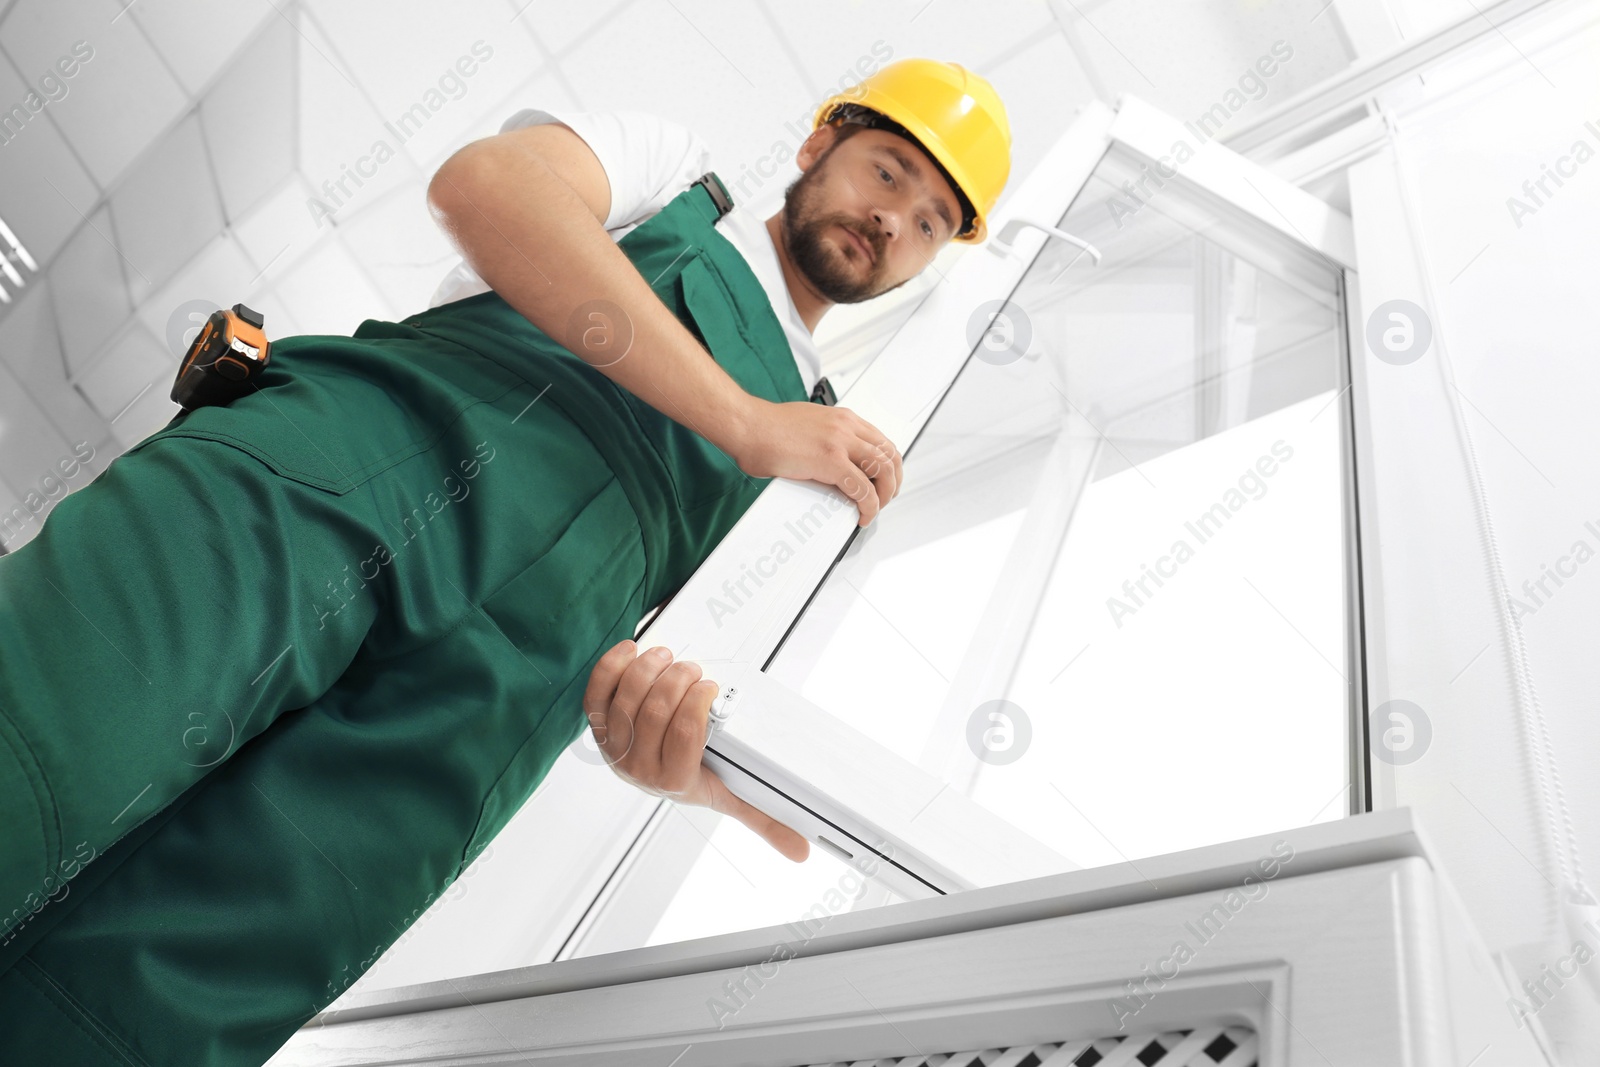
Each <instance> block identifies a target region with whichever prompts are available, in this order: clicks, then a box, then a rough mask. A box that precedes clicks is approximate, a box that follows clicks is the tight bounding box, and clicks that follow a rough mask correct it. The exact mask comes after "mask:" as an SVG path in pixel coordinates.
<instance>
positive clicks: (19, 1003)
mask: <svg viewBox="0 0 1600 1067" xmlns="http://www.w3.org/2000/svg"><path fill="white" fill-rule="evenodd" d="M717 184H718V185H719V186H720V185H721V182H720V181H718V182H717ZM724 192H725V190H724ZM719 217H720V216H719V211H718V208H717V206H716V205H715V203H714V201H713V198H712V194H711V193H710V191H709V190H708V188H707V187H705V186H704V185H695V186H691V187H690V188H689V189H688V190H686V191H685V192H683V193H682V194H680V195H679V196H678V197H677V198H676V199H674V200H673V201H672V202H671V203H670V204H669V205H668V206H667V207H666V208H665V210H663V211H661V212H660V213H659V214H657V215H655V216H654V217H652V218H650V219H649V220H647V221H646V222H645V223H643V224H642V225H640V226H638V227H637V228H636V229H634V230H633V231H631V232H630V233H628V234H627V235H626V236H625V237H624V238H623V239H622V240H621V241H620V242H619V246H620V247H621V249H622V250H623V252H625V253H626V254H627V256H628V257H629V259H630V260H631V261H632V262H633V264H634V265H635V266H636V267H637V268H638V270H639V272H640V273H641V274H642V275H643V276H644V278H645V279H646V280H647V281H649V282H650V284H651V287H652V288H653V289H654V290H655V293H656V295H657V296H658V297H659V298H660V299H661V300H662V301H663V302H664V303H665V304H666V306H667V307H668V308H670V309H671V310H672V312H673V313H674V314H675V315H677V316H678V318H679V319H680V321H682V322H683V323H684V325H685V326H687V327H688V328H689V329H690V331H691V332H693V333H694V334H695V335H696V336H697V337H699V338H700V339H701V340H702V341H703V343H704V344H705V345H706V347H707V348H708V349H709V350H710V351H711V353H712V354H713V356H714V357H715V359H716V361H717V362H718V363H719V364H720V365H721V366H722V368H723V369H724V370H726V371H727V372H728V373H729V374H730V375H731V376H732V377H733V378H734V379H735V380H737V381H738V383H739V384H740V385H741V386H742V387H743V388H744V389H745V390H746V391H747V392H749V393H752V394H754V395H756V396H759V397H763V398H765V399H767V400H770V401H804V400H806V399H807V395H806V390H805V386H804V384H803V382H802V381H801V378H800V374H799V371H798V370H797V369H796V367H795V364H794V360H793V357H792V355H791V353H790V349H789V344H788V341H787V340H786V338H785V336H784V332H783V328H782V327H781V326H780V325H779V322H778V319H777V317H776V315H775V313H774V311H773V308H772V305H771V303H770V302H769V300H768V297H767V294H766V292H765V290H764V289H763V288H762V286H761V284H760V282H759V281H758V280H757V278H756V276H755V275H754V274H753V273H752V271H751V269H750V267H749V265H748V264H747V263H746V262H745V260H744V258H743V256H742V255H741V254H740V253H739V252H738V250H737V249H736V248H735V247H734V246H733V245H732V244H731V243H729V241H728V239H727V238H726V237H725V236H723V234H721V233H720V232H719V231H717V230H716V228H715V226H714V223H715V221H716V220H717V219H718V218H719ZM530 255H532V257H533V258H534V259H535V260H538V256H537V255H536V254H534V253H531V252H530ZM543 266H544V268H545V269H547V270H548V269H552V265H551V264H550V263H549V262H548V261H545V262H544V263H543ZM626 358H629V359H649V358H650V353H649V352H646V351H634V352H632V353H631V354H630V355H628V356H627V357H626ZM766 482H767V479H754V478H750V477H748V476H746V475H745V474H744V473H743V472H741V471H740V470H739V469H738V467H737V465H736V464H735V463H734V462H733V460H732V459H731V458H729V457H728V456H726V455H725V454H723V453H722V452H721V451H719V450H718V449H717V448H716V447H714V446H713V445H711V444H710V443H709V442H708V441H706V440H705V439H704V438H702V437H701V436H699V435H698V434H696V433H694V432H693V431H690V430H687V429H685V428H684V427H682V426H680V425H679V424H678V423H676V422H674V421H673V420H671V419H669V418H667V417H666V416H664V415H662V414H660V413H659V412H657V411H656V410H655V409H654V408H652V407H651V406H649V405H648V404H646V403H644V402H643V401H641V400H639V399H637V398H635V397H634V396H632V395H631V394H629V393H628V392H626V391H625V390H623V389H621V388H619V387H618V386H616V385H615V384H613V383H612V382H611V381H610V380H609V379H608V378H606V377H605V376H604V375H603V374H601V373H600V372H599V371H597V370H596V369H594V368H593V367H592V366H590V365H588V364H587V363H585V362H584V361H583V360H581V359H579V358H578V357H577V356H575V355H573V354H572V353H571V352H569V351H567V350H566V349H564V348H562V347H560V346H559V345H557V344H556V343H555V342H554V341H552V340H551V339H550V338H549V337H547V336H546V335H545V334H544V333H543V332H542V331H540V330H538V329H536V328H535V327H534V326H533V325H532V324H531V323H529V322H528V320H527V319H526V318H524V317H523V316H522V315H520V314H518V313H517V312H516V311H514V310H513V309H512V308H511V307H510V306H509V305H508V304H506V302H505V301H504V300H502V299H501V298H500V296H499V295H498V294H496V293H494V292H487V293H483V294H480V295H478V296H473V297H469V298H467V299H464V300H460V301H456V302H454V303H451V304H446V305H444V306H442V307H437V308H432V309H430V310H428V311H425V312H423V313H421V314H419V315H415V316H413V317H411V318H409V319H407V320H406V321H405V322H403V323H393V322H382V321H377V320H371V319H369V320H367V321H365V322H363V323H362V324H361V326H360V328H359V329H357V330H356V332H355V334H354V335H353V336H352V337H338V336H300V337H287V338H283V339H282V340H279V341H276V342H274V345H273V359H272V361H271V363H270V364H269V366H268V367H267V369H266V371H265V378H264V380H263V387H262V388H261V390H260V391H259V392H256V393H252V394H250V395H248V396H246V397H243V398H242V399H240V400H237V401H235V402H234V403H232V404H230V405H229V406H227V407H204V408H199V409H197V410H194V411H192V412H188V413H186V414H183V415H180V416H179V417H177V418H175V419H174V420H173V421H172V422H171V423H169V424H168V425H167V426H166V427H164V428H163V429H161V430H159V431H158V432H156V433H154V434H152V435H151V436H150V437H147V438H145V439H144V440H143V441H141V442H139V443H138V444H136V445H135V446H134V447H133V448H131V449H129V450H128V451H127V452H126V453H125V454H123V455H122V456H120V457H118V458H117V459H116V460H115V461H114V462H112V463H111V464H110V466H109V467H108V468H107V469H106V470H105V471H104V472H103V473H102V474H101V475H100V476H99V477H98V478H96V479H95V480H94V481H92V482H90V483H89V484H88V485H86V486H84V487H83V488H82V489H80V490H78V491H77V492H75V493H72V494H70V495H69V496H67V497H66V498H64V499H63V500H62V501H61V502H60V503H59V504H58V505H57V506H56V508H55V510H54V511H53V512H52V513H51V515H50V516H49V518H48V520H47V521H46V522H45V524H44V526H43V528H42V529H41V530H40V531H39V533H38V535H37V536H36V537H35V538H34V540H33V541H31V542H30V543H28V544H26V545H24V546H23V547H22V548H21V549H19V550H18V551H16V552H15V553H13V554H12V555H9V556H4V557H0V819H3V837H0V842H3V843H0V857H3V862H0V1064H7V1065H11V1064H16V1065H26V1067H32V1065H34V1064H41V1065H42V1064H50V1065H53V1067H74V1065H79V1064H85V1065H87V1064H93V1065H97V1067H99V1065H109V1064H118V1065H128V1064H136V1065H148V1067H165V1065H169V1064H170V1065H185V1067H197V1065H202V1064H205V1065H230V1067H231V1065H241V1064H251V1065H255V1064H260V1063H262V1062H264V1061H265V1060H267V1059H268V1058H269V1057H270V1056H271V1055H272V1053H273V1052H275V1051H276V1050H277V1049H278V1048H279V1047H280V1046H281V1045H282V1044H283V1043H284V1042H285V1041H287V1040H288V1038H289V1037H290V1035H292V1034H293V1033H294V1031H295V1030H296V1029H297V1028H299V1027H300V1026H301V1024H303V1023H304V1022H305V1021H306V1020H307V1019H308V1018H309V1017H310V1016H312V1015H313V1014H314V1013H316V1012H317V1011H318V1010H320V1009H321V1008H323V1007H324V1006H325V1005H327V1004H328V1003H330V1002H331V1001H333V1000H334V999H335V998H336V997H337V996H338V995H339V994H340V993H342V992H343V991H344V989H345V988H347V987H348V986H349V985H350V983H351V982H353V981H354V980H355V979H356V978H357V977H359V976H360V974H361V973H362V972H364V971H365V970H366V969H367V968H368V967H369V966H370V965H371V964H372V963H373V962H374V961H375V960H376V959H377V958H378V956H379V955H380V954H381V953H382V952H383V951H384V950H385V949H386V948H387V947H388V946H389V945H391V944H392V943H393V942H394V941H396V940H397V939H398V938H399V937H400V936H401V935H402V934H403V933H404V932H405V930H406V928H407V927H408V926H409V925H410V924H411V923H412V922H413V921H414V920H415V919H416V918H417V917H418V916H420V915H421V914H422V912H423V911H424V910H425V909H426V908H427V906H428V905H429V904H430V903H431V902H433V901H434V900H436V899H438V896H439V894H440V893H441V892H442V891H443V890H444V889H445V888H446V887H448V886H449V885H450V884H451V882H452V881H453V880H454V879H455V878H456V877H457V876H458V875H459V874H460V873H461V871H462V870H463V869H464V868H465V867H466V866H467V864H469V863H470V862H471V861H472V860H473V859H474V858H475V857H476V856H477V854H478V853H479V852H480V850H482V849H483V847H484V846H485V845H486V844H487V843H488V842H489V841H490V840H491V839H492V838H493V837H494V836H495V834H496V833H498V832H499V830H500V829H501V827H503V826H504V825H505V823H506V822H507V821H508V820H509V819H510V817H511V816H512V815H513V814H514V813H515V812H516V811H517V809H518V808H519V807H520V806H521V805H522V803H523V802H524V801H525V800H526V799H527V798H528V797H529V796H530V795H531V794H532V793H533V791H534V789H535V787H537V786H538V784H539V783H540V781H542V780H543V778H544V776H545V774H546V773H547V772H548V771H549V769H550V767H551V765H552V763H553V762H554V761H555V759H556V757H557V756H558V755H560V753H561V751H562V749H564V748H566V747H567V746H568V745H570V744H571V743H572V742H573V741H574V740H575V739H577V738H578V736H579V735H580V733H581V732H582V731H583V730H584V729H586V728H587V723H586V721H585V719H584V715H583V709H582V703H581V701H582V696H583V691H584V687H585V685H586V683H587V680H588V676H589V672H590V671H591V669H593V667H594V665H595V663H596V661H597V660H598V659H599V658H600V656H601V655H602V654H603V653H604V652H605V651H606V650H607V649H608V648H610V647H611V646H612V645H614V644H615V643H617V642H618V641H621V640H624V639H626V638H629V637H632V636H633V632H634V630H635V628H636V625H637V624H638V622H639V621H640V619H641V618H642V617H643V616H644V614H645V612H646V611H647V610H648V609H649V608H650V607H652V606H654V605H655V604H657V603H659V602H660V601H662V600H664V599H666V598H667V597H668V596H670V595H671V594H672V593H673V592H674V591H676V590H677V589H678V588H679V587H680V586H681V585H682V584H683V582H684V581H685V580H687V579H688V577H689V576H690V574H691V573H692V572H693V571H694V570H695V568H696V567H698V566H699V564H700V563H701V562H702V561H703V560H704V559H705V558H706V556H707V555H708V554H709V553H710V552H711V550H712V549H713V548H714V547H715V545H716V544H717V543H718V541H719V540H721V538H722V537H723V536H724V535H725V534H726V533H727V531H728V530H729V529H730V528H731V527H732V526H733V524H734V522H735V521H736V520H737V519H738V518H739V516H740V515H741V514H742V513H743V512H744V511H745V510H746V509H747V508H748V507H749V506H750V505H751V504H752V503H753V502H754V500H755V498H756V496H757V495H758V494H759V493H760V491H761V490H762V488H763V487H764V486H765V485H766ZM562 876H563V874H562V872H561V871H559V870H552V871H550V872H549V873H548V877H550V878H561V877H562Z"/></svg>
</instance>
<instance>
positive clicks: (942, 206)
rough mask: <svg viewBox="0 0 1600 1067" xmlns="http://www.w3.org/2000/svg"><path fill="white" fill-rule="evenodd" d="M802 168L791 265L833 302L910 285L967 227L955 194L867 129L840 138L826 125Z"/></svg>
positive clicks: (911, 152) (903, 144) (789, 219)
mask: <svg viewBox="0 0 1600 1067" xmlns="http://www.w3.org/2000/svg"><path fill="white" fill-rule="evenodd" d="M796 161H797V162H798V163H799V164H800V166H801V169H802V173H801V175H800V177H799V178H797V179H796V180H795V181H794V183H793V184H791V185H790V186H789V188H788V189H787V190H785V193H784V203H783V226H784V231H785V235H786V241H787V245H788V252H789V258H790V260H791V261H792V262H793V263H794V265H795V266H796V267H797V268H798V269H799V270H800V271H801V273H803V274H804V275H805V276H806V278H807V279H808V280H809V281H810V282H811V284H812V285H814V286H815V287H816V288H817V291H818V292H820V293H821V294H822V295H823V296H825V297H827V298H828V299H829V300H831V301H833V302H834V303H836V304H856V303H860V302H861V301H863V300H870V299H871V298H873V297H875V296H878V295H880V294H882V293H886V292H888V291H889V290H891V289H896V288H898V287H899V286H901V285H903V284H905V282H907V281H909V280H910V279H911V278H913V277H915V276H916V275H917V274H919V273H920V272H921V271H922V269H923V268H924V267H926V266H927V265H928V264H929V263H930V262H931V261H932V260H933V257H934V255H935V254H936V253H937V252H938V251H939V249H940V248H942V247H944V244H945V242H946V241H948V240H950V238H951V237H953V236H954V235H955V232H956V230H957V228H959V227H960V225H961V203H960V201H959V200H958V199H957V198H956V194H955V190H954V189H952V188H951V187H950V183H949V182H947V181H945V179H944V177H943V175H941V174H940V173H939V172H938V170H937V169H935V167H934V165H933V161H932V160H931V159H929V158H928V156H927V154H926V153H924V152H923V151H922V149H921V148H920V147H919V146H917V145H916V144H914V143H913V142H911V141H908V140H906V139H905V138H904V137H901V136H899V135H898V134H893V133H890V132H888V131H887V130H873V129H863V130H861V131H859V132H857V133H855V134H854V135H853V136H850V137H847V138H845V139H843V140H840V139H838V138H837V136H836V135H834V134H833V133H832V132H831V128H830V127H823V128H822V129H820V130H817V131H815V132H814V133H813V134H812V136H811V138H809V139H807V141H806V143H805V144H804V145H802V146H801V149H800V153H799V155H798V156H797V159H796ZM853 238H859V239H860V242H861V243H860V244H858V243H857V242H856V240H854V239H853Z"/></svg>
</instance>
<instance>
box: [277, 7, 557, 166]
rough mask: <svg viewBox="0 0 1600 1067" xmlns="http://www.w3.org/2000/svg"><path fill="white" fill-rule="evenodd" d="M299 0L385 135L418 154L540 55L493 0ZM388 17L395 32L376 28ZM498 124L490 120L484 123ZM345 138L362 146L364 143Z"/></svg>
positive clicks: (455, 135)
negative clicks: (369, 101) (379, 119)
mask: <svg viewBox="0 0 1600 1067" xmlns="http://www.w3.org/2000/svg"><path fill="white" fill-rule="evenodd" d="M306 6H307V8H308V9H309V10H310V11H311V13H312V15H313V16H314V17H315V19H316V20H317V21H318V22H319V23H320V24H321V25H322V27H323V29H324V30H325V31H326V32H327V34H328V36H329V37H331V38H332V39H333V42H334V46H335V47H336V48H337V49H338V52H339V58H340V59H342V60H343V61H344V63H345V64H346V69H347V70H348V71H349V73H350V74H351V76H352V78H353V79H354V80H355V82H356V84H358V85H360V86H361V87H362V88H363V89H365V90H366V91H367V93H368V94H369V95H370V96H371V98H372V100H373V103H374V104H375V105H376V106H377V109H378V112H379V114H381V115H382V116H383V118H384V120H386V121H387V122H388V123H389V128H388V130H387V132H386V137H385V139H386V140H387V141H388V143H389V144H390V145H391V146H394V147H400V146H402V145H403V146H404V148H405V151H406V152H407V153H408V154H409V155H410V156H411V158H412V159H414V160H417V161H419V162H420V161H426V160H429V159H431V158H433V157H434V156H436V155H438V154H439V153H441V152H443V151H445V150H447V149H449V148H451V147H454V146H456V145H458V144H459V143H461V142H462V141H463V140H464V139H465V132H466V131H467V130H468V129H469V128H476V127H481V126H482V125H483V123H481V122H478V121H477V120H478V119H480V118H481V117H482V116H484V115H485V113H487V112H489V111H490V110H491V109H493V108H495V106H496V105H497V104H498V102H499V101H500V100H501V99H503V98H504V97H505V96H506V94H508V93H509V92H511V90H513V89H514V88H516V86H517V85H518V84H519V83H520V82H522V81H523V80H524V79H525V78H526V77H527V76H528V75H529V74H530V73H532V72H534V71H536V70H537V69H539V68H540V67H541V66H543V62H544V57H543V56H542V55H541V54H540V53H539V51H538V49H537V48H536V47H535V46H534V42H533V38H532V37H531V36H530V35H529V34H528V33H527V32H526V31H525V30H524V29H523V28H522V27H521V26H520V25H519V26H511V25H509V23H510V16H509V15H508V14H507V12H506V9H505V5H504V3H503V2H502V0H454V2H452V3H450V4H440V3H436V2H434V0H384V2H382V3H371V2H369V3H352V2H350V0H308V2H307V4H306ZM546 6H549V5H540V7H541V8H544V7H546ZM530 17H538V16H534V15H531V14H530ZM380 20H381V21H380ZM390 26H394V27H404V32H399V33H397V32H393V31H389V32H385V30H386V29H387V27H390ZM307 62H310V59H309V57H308V58H307ZM458 64H459V65H458ZM498 125H499V123H498V121H495V122H492V123H490V124H489V126H490V132H493V128H494V127H495V126H498ZM351 147H352V149H354V148H356V147H360V148H361V149H362V150H363V151H365V150H366V145H365V144H364V143H363V144H361V145H359V146H357V145H352V146H351ZM390 165H392V164H390ZM310 173H312V174H316V173H317V172H316V171H315V170H312V171H310Z"/></svg>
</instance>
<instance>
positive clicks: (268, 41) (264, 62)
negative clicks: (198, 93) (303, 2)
mask: <svg viewBox="0 0 1600 1067" xmlns="http://www.w3.org/2000/svg"><path fill="white" fill-rule="evenodd" d="M297 43H298V37H297V35H296V34H295V31H294V26H293V25H292V24H290V23H289V22H286V21H284V20H283V19H278V18H274V19H272V20H271V21H270V22H269V23H268V24H267V25H266V27H265V28H263V30H262V31H261V33H260V34H259V35H258V36H257V37H256V38H255V39H254V40H253V41H251V43H250V46H249V47H248V48H246V49H245V50H244V51H243V52H241V53H240V54H238V55H236V56H234V58H233V60H232V61H231V63H230V67H229V71H228V74H227V75H226V76H225V77H223V78H222V79H221V80H219V81H218V83H217V84H216V85H215V86H213V87H212V89H211V91H210V92H209V93H207V94H206V97H205V99H204V100H203V101H201V104H200V119H201V122H202V124H203V125H204V127H205V140H206V149H207V151H208V152H209V153H210V156H211V166H212V169H213V171H215V173H216V179H217V184H218V185H219V187H220V188H221V191H222V204H223V208H224V209H225V211H226V212H227V216H228V219H229V220H230V221H232V220H236V219H238V218H239V216H241V215H243V214H244V213H245V211H247V210H248V209H249V208H250V207H251V206H252V205H253V204H255V203H256V201H258V200H260V199H261V198H262V197H263V196H265V195H266V194H267V193H268V192H270V191H271V190H272V189H273V188H275V187H276V186H278V185H279V184H280V183H281V182H282V181H283V180H284V179H285V178H286V177H288V175H289V174H290V173H291V172H292V171H293V170H294V166H295V143H294V135H295V128H294V118H295V100H294V85H295V79H296V78H297V76H298V72H297V70H296V68H295V64H296V62H297V57H296V44H297Z"/></svg>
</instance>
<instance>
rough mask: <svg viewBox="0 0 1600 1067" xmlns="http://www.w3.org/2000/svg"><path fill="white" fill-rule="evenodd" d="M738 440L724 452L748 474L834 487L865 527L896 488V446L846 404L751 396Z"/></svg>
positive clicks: (899, 467) (900, 470)
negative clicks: (851, 504) (778, 400)
mask: <svg viewBox="0 0 1600 1067" xmlns="http://www.w3.org/2000/svg"><path fill="white" fill-rule="evenodd" d="M750 399H751V401H752V402H753V406H752V409H751V411H750V413H749V415H748V417H747V419H746V421H745V426H746V429H745V430H744V433H743V436H742V439H741V440H739V441H735V442H732V447H730V448H726V451H727V452H728V454H729V455H731V456H732V457H733V459H734V462H736V463H738V464H739V469H740V470H742V471H744V472H745V473H746V474H748V475H750V476H751V477H752V478H792V479H796V480H798V481H814V482H822V483H823V484H824V485H832V486H837V487H838V489H839V491H840V492H842V493H843V494H844V495H845V496H847V497H849V498H850V499H851V500H853V501H855V503H856V507H857V508H858V509H860V512H861V519H860V523H859V525H861V526H867V525H869V524H870V523H871V522H872V520H873V519H874V518H876V517H877V515H878V512H879V511H880V510H881V509H882V508H883V507H885V506H886V505H887V504H888V503H889V501H891V500H893V499H894V498H895V496H896V495H897V494H898V493H899V492H900V482H901V480H902V479H903V478H904V476H905V468H904V464H903V462H902V460H901V458H900V450H899V449H898V448H896V447H895V446H894V442H893V441H891V440H889V438H888V436H887V435H886V434H884V433H883V432H882V431H880V430H879V429H878V428H877V427H875V426H873V425H872V424H871V423H870V422H868V421H867V420H866V419H863V418H862V417H861V416H859V415H857V414H856V413H855V412H853V411H851V410H850V409H849V408H841V407H829V406H827V405H824V404H814V403H812V402H810V401H808V400H801V401H791V402H788V403H780V404H774V403H772V402H771V401H767V400H762V399H760V398H759V397H751V398H750Z"/></svg>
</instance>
